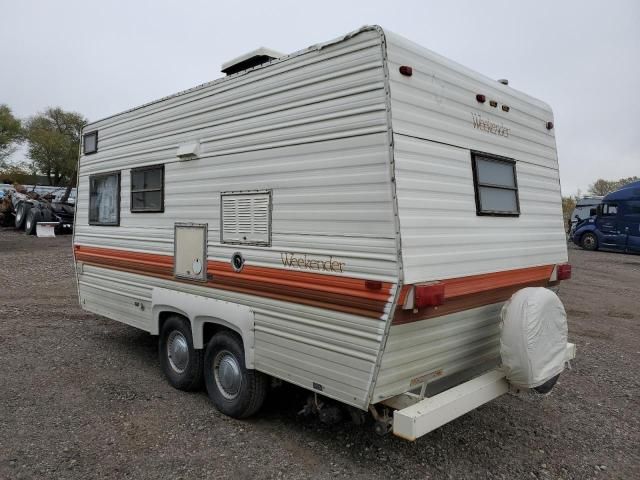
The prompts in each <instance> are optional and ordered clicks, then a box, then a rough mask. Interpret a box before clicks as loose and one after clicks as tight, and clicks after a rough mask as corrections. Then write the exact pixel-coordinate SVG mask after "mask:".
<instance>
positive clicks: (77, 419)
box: [0, 229, 640, 479]
mask: <svg viewBox="0 0 640 480" xmlns="http://www.w3.org/2000/svg"><path fill="white" fill-rule="evenodd" d="M570 260H571V263H572V264H573V279H572V280H571V281H568V282H564V283H563V286H562V288H561V297H562V300H563V301H564V303H565V306H566V308H567V312H568V315H569V337H570V340H571V341H573V342H575V343H576V344H577V346H578V357H577V359H576V360H575V361H574V362H573V370H572V371H570V372H567V373H565V374H563V375H562V376H561V379H560V381H559V382H558V385H557V386H556V388H555V389H554V390H553V392H552V393H551V395H549V396H540V395H533V394H526V395H518V396H515V395H505V396H503V397H502V398H500V399H498V400H496V401H494V402H491V403H489V404H487V405H485V406H483V407H481V408H479V409H477V410H476V411H473V412H471V413H469V414H467V415H464V416H463V417H461V418H459V419H457V420H455V421H453V422H452V423H450V424H448V425H445V426H444V427H442V428H440V429H438V430H436V431H435V432H432V433H431V434H429V435H426V436H425V437H422V438H421V439H419V440H418V441H416V442H414V443H409V442H405V441H403V440H400V439H397V438H395V437H393V436H387V437H384V438H381V437H377V436H376V435H375V434H374V433H373V429H372V427H371V426H365V427H357V426H355V425H352V424H350V423H342V424H339V425H337V426H327V425H323V424H321V423H320V422H319V421H318V420H317V419H314V418H311V419H309V418H299V417H298V416H297V414H296V412H297V411H298V410H299V409H300V407H301V406H302V403H303V401H304V396H305V395H304V392H302V391H301V390H299V389H297V388H294V387H284V388H281V389H278V390H276V391H275V392H273V394H272V395H271V396H270V397H269V400H268V403H267V405H266V407H265V408H264V410H263V411H262V412H261V413H260V414H259V415H258V417H257V418H255V419H251V420H248V421H237V420H233V419H230V418H227V417H224V416H222V415H221V414H219V413H218V412H217V411H216V410H215V409H214V408H213V407H212V406H211V405H210V404H209V402H208V399H207V397H206V394H205V393H204V392H199V393H193V394H187V393H183V392H179V391H177V390H174V389H172V388H171V387H170V386H169V385H168V384H167V383H166V382H165V381H164V379H163V377H162V374H161V372H160V368H159V365H158V360H157V355H156V339H155V337H152V336H150V335H148V334H146V333H144V332H141V331H138V330H136V329H134V328H131V327H128V326H125V325H121V324H119V323H116V322H113V321H110V320H107V319H104V318H101V317H97V316H95V315H91V314H88V313H85V312H83V311H81V310H80V309H79V308H78V306H77V302H76V287H75V283H74V278H73V265H72V257H71V238H70V237H69V236H66V237H58V238H55V239H38V238H34V237H26V236H24V235H23V234H19V233H17V232H15V231H13V230H10V229H0V318H1V319H2V320H1V321H2V330H1V331H0V478H12V479H13V478H78V479H85V478H159V477H171V478H183V479H187V478H233V479H236V478H242V479H245V478H328V479H335V478H362V479H365V478H366V479H378V478H416V479H417V478H434V479H440V478H500V479H513V478H563V479H570V478H575V479H585V478H616V479H618V478H640V455H639V452H640V448H639V446H640V433H639V432H640V408H639V406H640V402H639V400H640V380H639V377H638V367H639V366H640V345H639V343H638V340H639V339H640V325H639V324H640V308H639V306H640V256H631V255H622V254H615V253H603V252H593V253H591V252H585V251H582V250H577V249H574V248H571V249H570Z"/></svg>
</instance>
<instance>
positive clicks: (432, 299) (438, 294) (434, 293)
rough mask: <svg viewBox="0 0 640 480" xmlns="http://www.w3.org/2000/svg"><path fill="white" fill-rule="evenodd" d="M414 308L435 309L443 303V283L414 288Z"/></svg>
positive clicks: (426, 284)
mask: <svg viewBox="0 0 640 480" xmlns="http://www.w3.org/2000/svg"><path fill="white" fill-rule="evenodd" d="M415 299H416V307H418V308H421V307H437V306H438V305H442V304H443V303H444V283H442V282H432V283H425V284H422V285H416V286H415Z"/></svg>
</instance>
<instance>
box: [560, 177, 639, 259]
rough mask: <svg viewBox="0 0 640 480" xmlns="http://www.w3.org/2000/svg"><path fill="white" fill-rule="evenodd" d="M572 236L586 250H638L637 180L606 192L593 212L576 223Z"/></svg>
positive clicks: (634, 251) (637, 251) (635, 251)
mask: <svg viewBox="0 0 640 480" xmlns="http://www.w3.org/2000/svg"><path fill="white" fill-rule="evenodd" d="M571 238H572V240H573V242H574V243H575V244H576V245H579V246H581V247H582V248H584V249H585V250H598V249H600V248H602V249H609V250H618V251H622V252H629V253H640V182H633V183H630V184H629V185H626V186H624V187H623V188H621V189H620V190H617V191H615V192H612V193H609V194H608V195H606V196H605V197H604V198H603V199H602V203H601V204H600V205H598V206H597V207H596V212H595V215H594V216H591V217H589V218H586V219H584V220H582V221H580V222H579V223H578V224H577V225H576V226H575V230H574V232H573V235H572V237H571Z"/></svg>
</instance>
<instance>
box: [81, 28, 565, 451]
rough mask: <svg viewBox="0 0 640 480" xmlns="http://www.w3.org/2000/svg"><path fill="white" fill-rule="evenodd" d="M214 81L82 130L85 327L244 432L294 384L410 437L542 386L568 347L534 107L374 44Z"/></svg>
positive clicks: (317, 405) (552, 161) (554, 192)
mask: <svg viewBox="0 0 640 480" xmlns="http://www.w3.org/2000/svg"><path fill="white" fill-rule="evenodd" d="M223 71H224V73H226V74H227V75H226V76H225V77H223V78H220V79H218V80H215V81H213V82H210V83H206V84H204V85H200V86H198V87H195V88H192V89H190V90H186V91H184V92H181V93H178V94H176V95H172V96H169V97H166V98H163V99H160V100H158V101H155V102H152V103H149V104H146V105H143V106H141V107H138V108H134V109H131V110H128V111H126V112H123V113H121V114H118V115H114V116H111V117H108V118H105V119H102V120H99V121H96V122H93V123H91V124H89V125H87V126H86V127H85V129H84V132H83V145H82V154H81V156H80V160H79V184H78V199H77V217H76V223H75V232H74V255H75V262H76V272H77V281H78V282H77V283H78V295H79V301H80V304H81V306H82V308H84V309H86V310H88V311H90V312H94V313H96V314H99V315H103V316H105V317H108V318H111V319H114V320H117V321H120V322H124V323H126V324H128V325H132V326H134V327H137V328H140V329H143V330H145V331H147V332H149V333H151V334H153V335H158V338H159V355H160V363H161V367H162V369H163V370H164V373H165V375H166V377H167V379H168V381H169V382H170V383H171V384H172V385H173V386H175V387H176V388H178V389H184V390H193V389H197V388H200V387H201V385H202V384H203V383H204V385H205V386H206V390H207V392H208V394H209V396H210V398H211V400H212V402H213V404H214V405H215V407H216V408H217V409H218V410H220V411H221V412H223V413H225V414H227V415H230V416H233V417H237V418H244V417H247V416H249V415H252V414H254V413H256V412H257V411H258V409H259V408H260V405H261V404H262V402H263V400H264V398H265V395H266V394H267V391H268V390H269V388H271V386H272V385H273V384H275V383H278V382H282V381H285V382H290V383H293V384H295V385H298V386H300V387H303V388H305V389H308V390H309V391H310V392H312V393H311V404H312V406H313V408H314V409H322V408H324V406H326V405H336V404H338V405H342V406H345V408H346V409H347V410H349V411H350V412H352V413H353V412H356V414H358V412H370V414H371V415H372V416H373V418H374V419H375V425H376V427H375V429H376V431H377V432H378V433H386V432H388V431H393V432H394V433H395V434H396V435H399V436H401V437H403V438H406V439H410V440H413V439H416V438H418V437H420V436H421V435H424V434H426V433H428V432H429V431H431V430H433V429H435V428H438V427H439V426H440V425H443V424H444V423H446V422H448V421H450V420H452V419H454V418H456V417H458V416H460V415H462V414H464V413H466V412H468V411H470V410H472V409H474V408H476V407H477V406H479V405H481V404H483V403H486V402H488V401H490V400H492V399H494V398H496V397H498V396H500V395H502V394H504V393H506V392H507V391H508V390H509V389H522V388H536V389H537V390H538V391H548V390H549V389H550V388H551V386H552V385H553V383H555V381H556V379H557V378H558V375H559V374H560V372H561V371H562V370H563V369H564V367H565V362H566V361H567V360H568V359H570V358H572V357H573V356H574V352H575V350H574V347H573V345H572V344H570V343H567V336H566V317H565V313H564V309H563V308H562V304H561V303H560V302H559V300H558V298H557V296H556V295H555V293H553V292H552V291H551V289H556V288H557V286H558V284H559V282H560V281H561V280H564V279H567V278H569V277H570V273H571V269H570V265H568V264H567V263H566V262H567V245H566V240H565V232H564V228H563V217H562V208H561V197H560V184H559V178H558V160H557V156H556V142H555V136H554V125H553V115H552V112H551V109H550V108H549V107H548V106H547V105H546V104H545V103H543V102H541V101H539V100H536V99H534V98H532V97H530V96H528V95H525V94H523V93H521V92H519V91H517V90H515V89H513V88H511V87H510V86H508V85H507V82H506V81H500V82H499V81H495V80H491V79H489V78H487V77H484V76H482V75H480V74H478V73H475V72H473V71H471V70H469V69H467V68H464V67H462V66H460V65H458V64H456V63H454V62H452V61H450V60H447V59H445V58H443V57H441V56H439V55H436V54H435V53H433V52H431V51H429V50H427V49H425V48H423V47H421V46H419V45H416V44H415V43H412V42H410V41H408V40H405V39H404V38H402V37H400V36H398V35H396V34H393V33H391V32H389V31H386V30H383V29H381V28H380V27H377V26H372V27H363V28H361V29H359V30H357V31H354V32H352V33H350V34H348V35H345V36H343V37H341V38H338V39H336V40H333V41H330V42H327V43H322V44H317V45H313V46H311V47H309V48H307V49H305V50H301V51H299V52H296V53H293V54H290V55H282V54H278V53H276V52H273V51H271V50H267V49H264V48H261V49H259V50H257V51H255V52H252V53H250V54H247V55H244V56H242V57H239V58H238V59H236V60H233V61H231V62H228V63H226V64H225V65H224V66H223ZM523 300H525V302H524V303H522V301H523ZM505 302H506V303H505ZM527 305H528V306H527ZM532 305H533V306H536V307H539V308H538V313H536V312H532V311H529V307H530V306H532ZM518 309H519V310H518ZM539 312H543V313H544V315H542V316H540V315H539ZM536 325H537V326H538V327H540V326H541V325H542V326H543V327H544V328H537V329H536V328H534V327H535V326H536ZM540 332H543V334H544V338H543V337H541V336H540ZM527 335H529V348H527V347H526V345H527V344H526V343H524V344H523V343H522V342H523V338H527ZM538 341H540V342H543V343H544V348H540V349H536V348H534V347H535V346H536V345H538V343H537V342H538ZM539 345H542V343H540V344H539ZM523 362H524V363H526V364H527V365H528V366H526V367H524V366H523V365H524V364H523ZM273 379H276V381H274V380H273ZM356 417H357V415H355V417H354V418H356Z"/></svg>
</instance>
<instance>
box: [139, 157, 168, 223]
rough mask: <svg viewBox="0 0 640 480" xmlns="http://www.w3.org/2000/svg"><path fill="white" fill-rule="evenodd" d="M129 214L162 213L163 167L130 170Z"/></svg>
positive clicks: (155, 166)
mask: <svg viewBox="0 0 640 480" xmlns="http://www.w3.org/2000/svg"><path fill="white" fill-rule="evenodd" d="M131 212H133V213H136V212H164V165H154V166H152V167H142V168H134V169H132V170H131Z"/></svg>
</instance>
